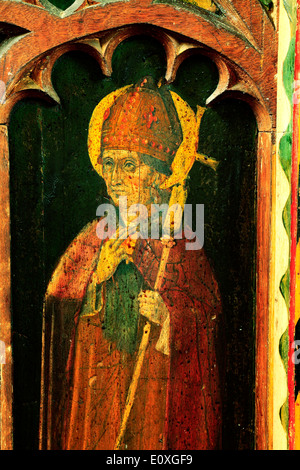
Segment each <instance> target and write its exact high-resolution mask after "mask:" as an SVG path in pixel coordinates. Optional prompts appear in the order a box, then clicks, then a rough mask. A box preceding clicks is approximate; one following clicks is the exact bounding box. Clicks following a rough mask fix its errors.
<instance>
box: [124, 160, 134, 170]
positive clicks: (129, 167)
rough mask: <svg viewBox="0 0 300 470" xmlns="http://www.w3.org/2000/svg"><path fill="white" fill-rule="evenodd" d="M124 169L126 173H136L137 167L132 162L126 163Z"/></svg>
mask: <svg viewBox="0 0 300 470" xmlns="http://www.w3.org/2000/svg"><path fill="white" fill-rule="evenodd" d="M124 169H125V170H126V171H135V169H136V165H135V164H134V163H133V162H131V161H126V162H125V164H124Z"/></svg>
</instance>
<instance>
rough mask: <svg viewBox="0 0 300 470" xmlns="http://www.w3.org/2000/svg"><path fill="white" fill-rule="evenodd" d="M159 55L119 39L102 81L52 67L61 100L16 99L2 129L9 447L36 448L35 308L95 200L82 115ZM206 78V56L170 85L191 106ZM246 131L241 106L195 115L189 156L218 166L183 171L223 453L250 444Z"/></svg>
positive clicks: (158, 62)
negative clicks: (196, 226) (8, 280)
mask: <svg viewBox="0 0 300 470" xmlns="http://www.w3.org/2000/svg"><path fill="white" fill-rule="evenodd" d="M165 64H166V62H165V54H164V51H163V50H162V47H161V45H160V44H158V43H156V41H154V40H153V39H151V38H148V37H135V38H131V39H129V40H127V41H125V42H124V43H122V44H121V45H120V46H119V47H118V48H117V50H116V52H115V54H114V57H113V74H112V77H111V78H107V77H104V76H103V75H102V73H101V70H100V67H99V65H98V64H97V63H96V62H95V61H94V59H92V58H91V57H89V56H88V55H84V54H83V53H81V52H72V53H68V54H66V55H64V56H62V57H61V58H60V59H59V60H58V61H57V63H56V64H55V67H54V70H53V77H52V78H53V85H54V88H55V90H56V92H57V93H58V95H59V97H60V99H61V104H59V105H53V106H49V105H46V104H45V103H43V102H38V101H32V100H24V101H22V102H20V103H18V105H16V106H15V108H14V110H13V113H12V116H11V122H10V126H9V138H10V155H11V215H12V222H11V233H12V289H13V293H12V299H13V306H12V308H13V355H14V426H15V433H14V439H15V448H16V449H34V448H37V446H38V419H39V393H40V390H39V387H40V355H41V327H42V304H43V296H44V293H45V290H46V286H47V283H48V281H49V278H50V276H51V273H52V272H53V269H54V267H55V265H56V263H57V261H58V260H59V257H60V256H61V255H62V254H63V252H64V251H65V249H66V247H67V246H68V244H69V243H70V241H71V240H72V239H73V238H74V237H75V236H76V235H77V233H78V232H79V231H80V230H81V229H82V227H83V226H84V225H85V224H86V223H87V222H88V221H90V220H92V219H93V218H94V217H95V213H96V208H97V206H98V205H99V204H100V203H101V202H102V201H104V200H105V197H106V193H105V187H104V184H103V182H102V181H101V180H100V178H99V177H98V175H97V174H96V173H95V171H94V170H93V168H92V166H91V164H90V161H89V157H88V153H87V146H86V141H87V129H88V123H89V119H90V117H91V114H92V111H93V109H94V107H95V106H96V105H97V103H98V102H99V101H100V100H101V98H102V97H104V96H105V95H106V94H107V93H109V92H110V91H112V90H114V89H116V88H119V87H121V86H123V85H125V84H129V83H134V82H135V81H137V80H138V79H140V78H141V77H143V76H144V75H148V74H151V75H152V76H154V78H155V79H156V80H159V79H160V78H161V77H163V76H164V73H165ZM217 82H218V73H217V70H216V67H215V66H214V64H213V63H212V62H210V60H209V59H207V58H205V57H201V56H194V57H191V58H189V59H187V60H186V61H185V62H184V63H183V64H182V65H181V67H180V69H179V71H178V74H177V77H176V80H175V82H174V83H173V84H172V85H171V86H170V89H172V90H174V91H176V92H178V93H179V94H180V95H181V96H182V97H183V98H184V99H186V100H187V101H188V103H189V104H190V105H191V106H192V107H193V108H194V109H195V106H196V104H200V105H204V103H205V99H206V98H207V97H208V96H209V95H210V94H211V93H212V91H213V90H214V89H215V87H216V85H217ZM255 146H256V123H255V120H254V117H253V114H252V112H251V110H250V109H249V108H248V106H247V105H246V104H245V103H243V102H241V101H233V100H232V101H228V100H225V101H220V102H219V103H217V104H215V105H214V106H213V107H212V108H210V109H208V110H207V111H206V113H205V115H204V117H203V120H202V125H201V130H200V142H199V151H200V152H203V153H206V154H207V155H209V156H211V157H214V158H216V159H217V160H219V161H220V162H221V163H220V165H219V168H218V171H217V173H215V172H214V171H213V170H211V169H209V168H207V167H204V166H202V165H201V164H200V163H195V165H194V167H193V169H192V171H191V174H190V195H189V199H188V201H187V202H190V203H194V204H196V203H198V204H205V249H206V251H207V254H208V256H209V257H210V259H211V263H212V265H213V267H214V270H215V272H216V276H217V279H218V282H219V286H220V289H221V294H222V300H223V305H224V318H225V324H226V331H225V333H226V336H227V351H224V355H225V356H226V359H227V371H226V377H227V381H226V387H225V390H224V414H225V418H224V448H227V449H236V448H237V449H248V448H252V447H253V439H254V428H253V426H254V424H253V418H254V414H253V409H254V408H253V406H254V400H253V388H254V360H253V343H254V326H253V325H254V320H255V318H254V316H255V313H254V305H255V291H254V280H255V275H254V272H255V270H254V267H255V221H254V214H255V178H256V176H255Z"/></svg>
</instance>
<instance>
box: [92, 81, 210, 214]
mask: <svg viewBox="0 0 300 470" xmlns="http://www.w3.org/2000/svg"><path fill="white" fill-rule="evenodd" d="M144 81H145V80H144ZM142 84H143V82H142ZM140 89H141V88H139V87H138V88H136V87H135V88H133V85H128V86H125V87H123V88H120V89H118V90H116V91H114V92H112V93H110V94H109V95H107V96H106V97H105V98H103V99H102V100H101V101H100V103H99V104H98V105H97V106H96V108H95V109H94V112H93V114H92V118H91V120H90V125H89V133H88V151H89V156H90V160H91V162H92V165H93V167H94V169H95V170H96V171H97V173H98V174H99V175H100V176H102V162H101V150H102V148H103V146H104V145H105V144H104V142H105V140H108V139H109V138H110V137H109V136H108V134H109V133H110V135H111V139H117V137H118V136H116V135H115V134H116V133H114V132H112V131H111V130H110V131H107V130H105V124H106V121H107V119H108V117H109V116H110V114H111V110H112V109H115V108H116V107H115V104H116V103H118V102H119V103H120V102H121V103H122V104H121V105H120V106H119V108H120V109H121V113H122V112H123V113H124V107H126V106H127V104H126V105H125V103H127V102H129V103H130V102H131V101H132V98H130V100H131V101H130V100H127V96H126V95H128V96H129V94H130V93H131V96H133V95H134V94H136V90H140ZM168 93H169V94H170V96H171V99H172V102H173V104H174V107H175V109H176V112H177V116H178V118H179V122H180V126H181V133H182V139H181V143H180V144H178V145H179V146H178V147H177V148H176V150H175V151H173V154H174V157H173V160H172V162H171V164H170V170H171V171H170V173H171V174H169V176H167V177H166V179H165V180H164V182H163V183H162V184H161V186H160V188H161V189H165V190H166V189H171V190H172V191H171V197H170V201H169V205H170V206H171V205H172V204H176V203H177V204H180V205H181V206H182V208H183V206H184V204H185V201H186V197H187V192H186V189H185V183H186V179H187V177H188V174H189V171H190V170H191V168H192V166H193V164H194V162H195V160H198V161H200V162H201V163H203V164H205V165H208V166H209V167H211V168H213V169H214V170H215V169H216V167H217V165H218V162H216V161H215V160H214V159H212V158H209V157H207V156H205V155H202V154H199V153H197V148H198V138H199V128H200V123H201V119H202V116H203V114H204V112H205V109H206V108H203V107H201V106H198V107H197V112H196V114H195V113H194V111H193V110H192V109H191V107H190V106H189V105H188V104H187V103H186V102H185V101H184V100H183V99H182V98H180V96H179V95H178V94H177V93H175V92H173V91H169V92H168ZM154 96H155V95H154ZM126 100H127V101H126ZM151 108H152V110H153V109H154V107H151ZM139 112H141V111H139ZM112 114H113V113H112ZM154 114H155V112H153V114H152V115H150V117H152V119H153V120H154V119H156V117H157V116H155V115H154ZM144 117H147V115H146V114H142V116H141V117H139V116H136V120H135V121H137V120H138V119H143V118H144ZM115 120H116V121H118V122H119V121H120V120H121V118H120V113H119V114H118V116H117V118H116V119H115ZM123 120H124V119H123ZM156 121H157V119H156ZM157 125H159V120H158V122H157ZM125 127H126V123H125ZM148 129H149V133H150V126H149V127H148ZM128 134H130V133H128V132H127V133H126V132H125V133H123V136H124V138H125V137H126V136H127V138H128ZM139 135H140V132H139ZM124 138H123V141H121V140H120V141H119V143H118V142H117V143H116V144H114V143H113V142H112V143H110V145H111V148H116V149H118V148H125V147H124V145H125V146H126V145H128V149H129V148H132V147H130V146H131V145H132V142H130V143H129V142H128V144H127V143H126V142H125V143H124ZM147 140H148V139H145V138H144V139H143V142H145V141H146V142H147ZM149 143H150V142H149ZM157 145H160V147H162V145H161V144H157ZM153 147H154V146H153ZM153 147H151V152H152V155H153V156H154V157H157V158H160V157H159V154H158V153H157V155H156V154H155V153H153ZM132 149H133V148H132ZM136 150H137V151H139V149H138V148H136ZM143 153H147V151H144V150H143ZM149 154H150V155H151V153H150V152H149Z"/></svg>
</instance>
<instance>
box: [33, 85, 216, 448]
mask: <svg viewBox="0 0 300 470" xmlns="http://www.w3.org/2000/svg"><path fill="white" fill-rule="evenodd" d="M203 112H204V110H203V108H202V109H201V108H199V109H198V112H197V113H196V114H195V113H194V112H193V111H192V109H191V108H190V107H189V106H188V105H187V103H185V102H184V101H183V100H182V99H181V98H180V97H179V96H178V95H177V94H176V93H174V92H171V91H169V90H167V89H164V87H158V86H157V85H155V84H154V83H152V81H151V79H149V78H145V79H143V80H141V81H140V82H139V83H138V84H137V85H132V86H127V87H124V88H122V89H120V90H117V91H115V92H113V93H111V94H110V95H108V96H107V97H105V98H104V99H103V100H102V101H101V102H100V103H99V104H98V106H97V107H96V109H95V110H94V113H93V115H92V118H91V121H90V126H89V140H88V149H89V155H90V159H91V162H92V164H93V166H94V168H95V170H96V171H97V172H98V174H99V175H100V176H101V177H102V178H103V179H104V181H105V183H106V187H107V193H108V196H109V198H110V201H111V204H112V205H113V206H114V207H115V208H116V213H117V226H116V231H115V233H108V232H107V238H106V239H101V238H99V236H98V235H97V227H98V228H99V218H96V219H95V220H94V221H92V222H90V223H89V224H88V225H87V226H85V227H84V228H83V229H82V231H81V232H80V233H79V234H78V236H77V237H76V238H75V239H74V240H73V242H72V243H71V244H70V246H69V247H68V248H67V250H66V252H65V253H64V255H63V256H62V258H61V259H60V261H59V263H58V265H57V267H56V269H55V271H54V273H53V276H52V278H51V281H50V283H49V286H48V289H47V293H46V297H45V308H44V328H43V361H42V362H43V370H42V406H41V428H40V447H41V449H67V450H77V449H78V450H98V449H105V450H111V449H126V450H130V449H131V450H168V449H172V450H193V449H194V450H198V449H219V448H220V447H221V437H222V432H221V431H222V384H221V376H222V370H220V369H221V366H220V355H221V354H222V346H221V344H222V342H221V336H222V328H221V326H220V325H221V319H222V310H221V300H220V294H219V290H218V285H217V282H216V279H215V277H214V273H213V270H212V268H211V266H210V263H209V261H208V259H207V257H206V255H205V251H204V249H203V248H201V249H197V250H187V249H186V239H185V238H190V237H189V236H188V232H187V230H188V229H187V227H185V232H184V233H185V237H182V238H179V237H175V236H174V232H175V231H176V230H175V228H174V227H173V231H172V233H171V235H172V234H173V237H172V236H171V238H170V239H169V240H167V241H166V240H164V239H160V238H158V239H152V238H151V237H150V236H149V237H148V238H147V237H146V238H145V237H131V235H130V233H129V235H128V233H127V232H126V230H127V225H128V224H129V223H131V222H132V220H131V219H130V217H128V220H127V221H124V220H121V216H120V207H119V204H120V200H121V198H124V197H126V198H127V204H128V206H132V205H134V204H143V205H144V206H145V207H147V208H148V207H149V210H150V207H151V205H153V204H169V205H172V204H175V203H177V204H180V205H181V206H182V207H183V206H184V204H185V201H186V197H187V189H186V188H187V185H186V182H187V179H188V173H189V171H190V169H191V167H192V165H193V163H194V161H195V159H196V158H198V157H199V156H197V142H198V141H197V135H198V130H199V125H200V121H201V117H202V114H203ZM199 158H200V160H201V157H199ZM203 163H208V164H209V161H205V158H204V157H203ZM126 224H127V225H126ZM124 233H125V235H124ZM127 235H128V236H127ZM219 353H220V354H219Z"/></svg>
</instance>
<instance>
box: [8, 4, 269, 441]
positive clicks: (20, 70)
mask: <svg viewBox="0 0 300 470" xmlns="http://www.w3.org/2000/svg"><path fill="white" fill-rule="evenodd" d="M76 3H80V2H75V4H76ZM241 3H247V5H241ZM248 3H250V4H251V10H252V13H251V17H250V13H249V5H248ZM75 4H74V5H75ZM215 4H216V5H217V6H218V7H219V8H220V10H221V12H223V16H221V17H217V15H215V14H214V13H211V12H206V11H205V10H202V9H201V8H200V9H198V10H197V9H196V10H195V9H188V8H176V7H173V6H171V5H168V4H163V3H161V4H158V3H154V2H151V0H141V1H140V2H139V5H138V7H137V5H136V2H130V1H128V2H124V3H122V2H117V3H114V2H113V3H107V4H105V5H104V6H102V5H101V4H99V3H96V2H81V3H80V5H79V6H78V8H77V11H76V7H75V6H74V5H73V10H69V12H68V10H67V12H65V13H64V14H63V13H62V12H58V11H57V10H55V9H53V10H52V12H51V11H48V10H47V9H46V6H49V5H48V2H47V1H46V0H45V1H41V2H38V1H36V2H32V1H30V2H28V3H24V2H16V1H8V0H0V17H1V18H2V21H3V22H5V23H9V24H15V25H17V26H18V27H20V28H23V30H24V31H25V33H24V34H22V35H21V36H16V37H15V38H13V39H10V40H9V42H8V43H7V44H6V48H5V51H4V52H3V53H2V54H1V56H0V79H1V80H2V81H3V82H4V83H5V85H6V94H5V99H4V98H2V100H1V97H0V103H2V104H1V106H0V131H1V132H0V139H1V140H0V148H1V149H2V152H3V154H4V157H5V158H4V159H3V161H2V162H1V168H0V177H1V181H2V190H1V194H0V198H1V200H0V207H1V209H0V210H1V214H0V217H1V219H2V224H3V229H2V231H1V239H0V249H1V253H2V254H3V255H2V269H1V274H0V275H1V285H2V286H3V287H2V288H1V292H0V308H1V311H2V312H4V313H3V317H2V318H3V319H2V321H1V329H2V332H4V335H2V336H3V338H5V343H6V344H7V345H9V346H8V348H7V356H6V364H5V366H6V367H5V369H3V371H2V384H3V389H2V395H3V396H2V397H1V407H2V413H1V420H2V423H1V448H3V449H5V448H11V447H12V357H11V346H10V345H11V312H10V245H9V237H10V236H9V224H10V218H9V149H8V137H7V126H8V123H9V117H10V113H11V111H12V109H13V106H14V105H15V104H16V103H17V101H19V100H20V99H23V98H24V97H28V96H31V97H34V96H38V97H40V96H43V97H44V98H45V99H48V100H51V101H53V100H54V101H58V100H59V98H58V96H57V95H56V93H55V90H54V89H53V87H52V84H51V71H52V68H53V65H54V63H55V62H56V60H57V59H58V58H59V57H60V56H61V55H62V54H64V53H65V52H67V51H70V50H74V49H81V50H84V51H86V52H87V53H89V54H91V55H92V56H93V57H95V58H96V59H97V61H98V62H99V64H100V66H101V69H102V72H103V73H104V74H105V75H107V76H109V75H110V74H111V60H112V55H113V52H114V50H115V49H116V47H117V45H118V44H119V43H120V42H122V41H123V40H124V39H125V38H127V37H130V36H133V35H136V34H141V33H144V34H148V35H150V36H152V37H154V38H156V39H158V40H159V41H160V42H161V43H162V45H163V46H164V48H165V51H166V57H167V71H166V77H165V78H166V80H167V81H168V82H171V81H172V80H174V77H175V75H176V71H177V69H178V67H179V65H180V64H181V63H182V62H183V61H184V60H185V59H186V58H187V57H188V56H190V55H192V54H202V55H206V56H208V57H210V58H212V59H213V61H214V62H215V64H216V66H217V68H218V71H219V84H218V87H217V89H216V90H215V91H214V93H213V94H212V95H211V96H210V97H209V98H208V100H207V105H209V104H211V103H213V102H214V101H215V100H218V99H222V98H225V97H228V96H233V97H235V98H237V99H242V100H245V101H247V102H248V103H249V104H250V106H251V108H252V109H253V112H254V114H255V116H256V120H257V125H258V130H259V134H258V150H257V267H256V272H257V286H256V287H257V296H256V384H255V388H256V392H255V396H256V403H255V405H256V422H255V429H256V448H257V449H267V448H268V446H269V430H270V429H271V424H270V423H271V414H272V413H271V409H270V403H269V400H268V380H269V378H268V339H269V323H268V322H269V316H270V311H269V295H270V293H269V269H270V239H271V223H270V221H271V207H272V191H271V186H272V155H273V152H274V150H273V148H274V147H273V142H274V136H275V127H276V59H277V55H276V54H277V36H276V30H275V28H274V25H273V23H272V21H271V20H270V18H269V17H268V15H267V14H266V12H265V10H264V9H263V8H262V6H261V4H260V2H259V1H258V0H250V1H249V2H239V1H237V0H234V1H231V2H229V1H228V0H220V1H216V2H215ZM120 12H121V13H120ZM226 12H227V14H225V13H226ZM54 13H56V14H54ZM26 31H27V32H26ZM262 37H263V38H264V40H262Z"/></svg>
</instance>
